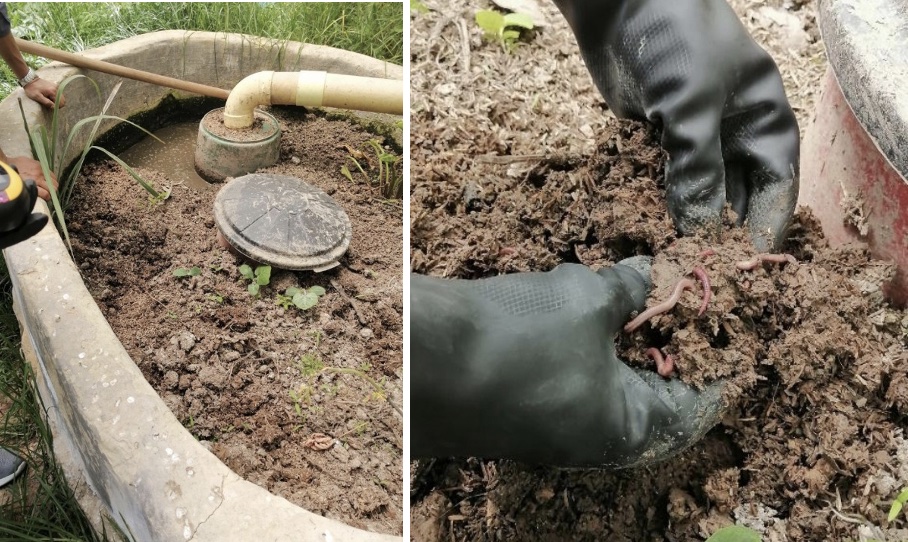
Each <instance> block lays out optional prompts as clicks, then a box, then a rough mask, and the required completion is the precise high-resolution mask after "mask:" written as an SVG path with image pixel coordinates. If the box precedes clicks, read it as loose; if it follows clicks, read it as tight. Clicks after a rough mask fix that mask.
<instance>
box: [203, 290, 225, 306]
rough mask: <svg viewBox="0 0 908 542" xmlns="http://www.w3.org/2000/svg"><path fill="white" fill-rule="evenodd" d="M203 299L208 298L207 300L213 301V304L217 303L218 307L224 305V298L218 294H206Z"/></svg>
mask: <svg viewBox="0 0 908 542" xmlns="http://www.w3.org/2000/svg"><path fill="white" fill-rule="evenodd" d="M205 297H206V298H208V299H209V300H211V301H214V302H215V303H217V304H218V305H220V304H223V303H224V296H222V295H221V294H219V293H217V292H215V293H213V294H208V295H206V296H205Z"/></svg>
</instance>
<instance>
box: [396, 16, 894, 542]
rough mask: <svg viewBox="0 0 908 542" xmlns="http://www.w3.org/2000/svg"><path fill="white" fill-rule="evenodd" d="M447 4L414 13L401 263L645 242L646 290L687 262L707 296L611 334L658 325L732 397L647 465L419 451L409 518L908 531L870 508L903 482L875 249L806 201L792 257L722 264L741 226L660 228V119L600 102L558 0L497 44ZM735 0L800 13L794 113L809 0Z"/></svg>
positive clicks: (659, 529)
mask: <svg viewBox="0 0 908 542" xmlns="http://www.w3.org/2000/svg"><path fill="white" fill-rule="evenodd" d="M455 4H456V5H455V6H454V7H445V8H442V7H441V6H440V5H439V6H436V5H434V4H432V3H427V5H428V6H429V7H430V8H438V9H439V10H440V11H433V12H430V13H428V14H419V15H416V16H415V17H414V18H412V20H411V62H412V66H413V69H412V74H413V75H412V77H413V80H412V83H411V87H412V94H411V96H412V116H411V120H412V124H411V161H412V162H411V216H410V235H411V238H410V243H411V249H412V252H411V268H412V270H413V271H415V272H418V273H426V274H431V275H436V276H445V277H461V278H479V277H485V276H493V275H497V274H500V273H510V272H516V271H544V270H548V269H551V268H553V267H554V266H556V265H557V264H559V263H562V262H579V263H584V264H587V265H591V266H594V267H598V266H601V265H607V264H611V263H614V262H616V261H618V260H620V259H622V258H624V257H627V256H630V255H634V254H651V255H655V256H656V263H655V265H654V271H653V275H654V281H655V287H654V289H653V292H652V294H651V296H650V299H649V301H648V304H650V305H652V304H655V303H656V302H658V301H661V300H662V299H665V297H667V293H668V292H669V291H670V290H671V289H672V288H673V287H674V285H675V284H676V283H677V281H678V279H680V278H681V277H683V276H685V275H687V276H690V273H691V271H692V270H693V268H694V267H702V268H703V269H705V270H706V272H707V274H708V275H709V276H710V279H711V282H712V291H713V300H712V302H711V303H710V305H709V308H708V309H707V311H706V313H705V314H704V315H703V316H700V317H698V315H697V312H698V309H699V306H700V297H699V290H696V291H695V292H688V293H686V294H685V296H684V297H683V298H682V301H681V303H680V304H679V306H678V307H676V308H675V309H674V310H673V311H671V312H670V313H668V314H666V315H664V316H661V317H658V318H656V319H654V320H653V321H652V322H651V323H649V324H645V325H644V326H643V327H641V328H640V329H639V330H638V331H636V332H634V333H631V334H622V335H621V336H620V337H619V341H618V350H619V356H620V357H621V358H622V359H625V360H628V362H630V363H635V364H641V365H643V366H649V367H652V362H650V361H647V360H646V359H645V356H644V355H643V352H644V350H645V348H647V347H649V346H658V347H661V348H663V349H664V350H665V351H666V352H668V353H671V354H673V355H674V356H675V358H676V359H677V375H678V376H679V377H680V378H682V379H683V380H684V381H686V382H688V383H690V384H691V385H694V386H697V387H700V386H703V385H704V384H706V383H710V382H713V381H715V380H716V379H723V380H725V381H726V382H727V386H726V390H725V397H726V399H727V400H728V401H729V405H730V406H729V410H728V414H727V416H726V417H725V419H724V420H723V422H722V423H721V424H720V425H719V426H718V427H716V428H715V429H714V430H713V431H711V432H710V433H709V434H708V435H707V436H706V438H704V439H703V441H701V442H700V443H698V444H697V445H695V446H693V447H692V448H690V449H689V450H687V451H686V452H684V453H682V454H681V455H680V456H678V457H676V458H674V459H672V460H670V461H668V462H665V463H662V464H659V465H656V466H652V467H648V468H641V469H633V470H625V471H618V472H607V471H600V470H564V469H555V468H545V467H532V466H527V465H521V464H516V463H514V462H510V461H486V460H481V459H466V460H450V459H436V460H430V461H423V462H420V463H415V464H413V465H411V467H412V471H413V472H412V474H411V495H410V496H411V514H412V517H411V529H412V530H411V533H412V534H411V538H412V539H413V540H418V541H433V540H458V541H460V540H469V541H472V540H610V541H612V540H614V541H624V540H626V541H641V540H654V541H655V540H669V541H675V540H678V541H687V540H703V539H705V538H706V537H708V536H709V535H710V534H711V533H713V532H715V531H716V530H717V529H718V528H720V527H722V526H725V525H728V524H732V523H739V524H743V525H747V526H750V527H752V528H754V529H757V530H759V531H760V532H762V533H763V540H766V541H789V540H790V541H795V540H797V541H801V540H817V541H821V540H822V541H826V540H856V539H866V538H868V537H874V538H877V539H880V540H904V539H908V531H906V530H905V529H904V527H905V521H904V520H903V519H898V520H896V521H895V522H893V523H892V524H890V523H888V522H887V521H886V514H887V513H888V510H889V504H890V503H891V502H892V499H893V498H894V497H895V496H896V495H897V494H898V492H899V491H900V490H902V489H903V488H905V487H906V486H908V463H906V460H908V440H906V439H905V436H904V434H903V430H902V428H901V426H902V425H903V424H904V422H905V414H906V413H908V367H906V362H908V352H906V347H905V344H906V341H908V312H905V311H898V310H895V309H893V308H891V307H889V306H888V305H887V304H886V303H885V301H884V300H883V298H882V296H881V293H880V286H881V284H882V283H883V282H884V281H885V280H886V278H887V277H889V276H890V273H891V268H890V266H889V265H888V264H886V263H885V262H875V261H871V260H870V259H869V258H868V256H867V254H866V253H864V252H863V251H861V250H859V249H839V250H834V249H830V248H829V247H828V246H827V244H826V242H825V241H824V240H823V238H822V235H821V234H820V233H819V228H818V226H817V224H816V222H815V221H814V220H813V219H812V217H811V216H810V214H809V212H807V211H805V210H799V212H798V215H797V217H796V221H795V224H794V225H793V227H792V229H791V232H790V238H789V241H788V243H787V244H786V246H785V247H783V249H784V251H785V252H788V253H790V254H791V255H793V256H794V257H795V258H796V259H797V262H796V263H783V264H780V265H770V264H765V265H761V266H758V267H757V268H756V269H754V270H750V271H742V270H739V269H737V268H736V265H735V264H736V262H739V261H743V260H747V259H749V258H750V257H751V256H753V250H752V248H751V247H750V246H749V243H748V241H747V240H746V236H745V235H744V234H743V233H741V232H740V231H732V230H729V232H728V233H727V234H726V236H725V238H724V239H721V240H719V241H713V240H710V241H708V242H707V241H705V240H701V239H696V238H684V239H676V238H675V234H674V230H673V227H672V225H671V221H670V220H669V218H668V216H667V213H666V209H665V205H664V202H663V187H662V186H661V182H662V161H663V156H662V152H661V150H660V149H659V147H658V144H657V142H658V134H655V133H654V132H653V130H652V129H650V128H648V127H646V126H644V125H641V124H637V123H633V122H626V121H621V122H619V121H616V120H615V119H613V118H609V116H608V114H607V112H606V111H605V108H604V105H603V104H602V102H601V98H600V97H599V96H598V95H597V94H596V93H595V91H594V89H593V87H592V84H591V82H590V79H589V76H588V74H587V73H586V70H585V68H584V67H583V65H582V63H581V62H580V59H579V53H578V52H577V51H576V45H575V44H574V41H573V36H572V35H571V34H570V32H569V31H568V30H567V29H566V27H565V25H564V23H563V21H562V20H561V19H560V17H559V15H558V14H557V12H556V11H555V10H554V9H553V8H551V6H548V5H543V6H542V8H543V11H544V12H545V13H546V14H547V15H548V16H549V17H548V18H549V21H550V22H551V26H550V27H549V28H546V29H543V30H540V31H537V32H535V33H534V35H533V36H532V37H531V39H530V40H529V41H527V42H526V43H525V44H524V45H522V46H520V47H518V49H517V50H516V51H514V52H512V53H510V54H507V53H505V52H503V51H502V49H501V47H499V46H498V45H496V44H494V43H492V44H490V43H486V42H484V41H482V40H481V37H480V33H479V31H478V30H477V29H476V28H475V25H474V23H473V22H472V13H473V12H474V11H475V10H476V9H479V8H477V7H476V6H473V5H467V4H466V3H464V2H460V3H455ZM735 7H736V8H738V9H739V13H742V14H743V15H744V20H745V22H746V23H747V24H748V25H749V26H750V27H751V29H752V30H753V32H754V34H755V35H757V36H758V38H760V39H766V38H767V35H768V33H770V32H772V31H774V30H777V29H769V30H767V29H766V28H765V27H762V26H760V25H761V24H766V18H767V17H769V16H770V15H778V14H775V13H774V12H769V11H766V10H765V9H763V8H766V7H773V8H781V9H784V11H786V12H788V13H790V14H792V15H794V16H795V17H799V18H800V19H799V20H801V21H803V22H804V24H803V27H804V28H805V29H806V30H805V33H806V34H807V38H806V39H807V42H806V44H805V47H804V48H803V49H802V50H800V52H798V51H797V50H796V49H792V50H791V51H793V52H797V53H798V54H799V55H800V56H797V57H794V56H793V57H792V58H788V56H789V55H788V52H785V53H783V54H780V56H783V57H785V58H784V61H780V62H779V63H780V66H781V67H782V69H783V75H784V76H785V79H786V83H787V84H789V87H788V89H789V94H790V96H791V99H792V102H793V105H794V106H795V108H796V112H797V113H798V114H799V117H800V120H801V125H802V130H803V128H804V126H805V124H806V119H805V115H806V113H808V112H809V110H810V109H812V104H813V101H814V100H815V95H814V93H813V90H810V88H809V87H810V85H809V82H808V83H805V82H804V80H803V77H805V76H809V77H814V82H816V81H817V80H818V79H819V77H820V75H822V73H823V66H822V63H819V65H818V63H817V62H816V57H815V56H814V57H811V55H812V54H813V53H815V52H816V50H817V47H820V48H819V51H822V48H821V45H819V44H818V42H817V36H816V34H815V24H813V23H812V21H813V20H812V17H813V14H812V12H811V9H812V6H811V5H810V4H796V5H790V6H787V7H785V8H782V6H780V5H779V4H774V5H770V6H764V5H760V4H757V3H749V4H747V5H743V3H739V5H736V6H735ZM783 20H784V19H783ZM780 35H785V34H784V33H781V34H780V33H778V32H777V33H776V34H773V36H774V37H773V38H772V39H780V40H781V39H782V38H780V37H779V36H780ZM786 39H791V40H794V39H795V38H793V37H790V36H789V37H788V38H786ZM764 43H765V42H764ZM786 43H793V42H786ZM770 45H771V44H770ZM770 50H771V51H773V54H774V56H775V55H776V51H775V50H774V49H773V48H772V47H770ZM805 66H809V67H810V69H808V68H805ZM786 70H788V71H787V73H786ZM811 70H812V71H811ZM792 84H796V85H797V86H796V87H792V86H791V85H792ZM814 88H816V87H814ZM707 248H709V249H712V250H713V251H714V252H715V254H714V255H711V256H701V255H700V253H701V252H702V251H703V250H705V249H707Z"/></svg>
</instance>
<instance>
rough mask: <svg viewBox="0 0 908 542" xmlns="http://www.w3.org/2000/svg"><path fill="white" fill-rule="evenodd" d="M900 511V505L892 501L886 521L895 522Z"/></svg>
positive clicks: (896, 501)
mask: <svg viewBox="0 0 908 542" xmlns="http://www.w3.org/2000/svg"><path fill="white" fill-rule="evenodd" d="M901 511H902V503H900V502H899V501H898V500H894V501H892V507H891V508H889V517H888V518H887V520H888V521H893V520H895V518H897V517H899V512H901Z"/></svg>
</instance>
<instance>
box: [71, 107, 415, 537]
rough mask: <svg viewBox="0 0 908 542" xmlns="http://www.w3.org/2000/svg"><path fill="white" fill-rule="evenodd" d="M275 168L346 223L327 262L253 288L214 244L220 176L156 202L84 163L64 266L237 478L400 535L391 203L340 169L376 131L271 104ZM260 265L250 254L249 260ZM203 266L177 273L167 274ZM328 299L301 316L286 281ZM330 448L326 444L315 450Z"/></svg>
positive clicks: (116, 172) (396, 276)
mask: <svg viewBox="0 0 908 542" xmlns="http://www.w3.org/2000/svg"><path fill="white" fill-rule="evenodd" d="M272 113H274V114H275V115H276V116H278V118H279V120H280V122H281V125H282V130H283V136H282V142H281V163H280V164H279V165H277V166H275V167H272V168H269V169H267V170H264V171H266V172H270V173H280V174H285V175H293V176H297V177H299V178H301V179H303V180H304V181H306V182H309V183H311V184H313V185H315V186H318V187H319V188H321V189H322V190H324V191H325V192H327V193H328V194H329V195H331V196H332V197H333V198H335V199H336V200H337V201H338V203H339V204H340V205H341V206H342V207H343V208H344V210H345V211H346V212H347V214H348V215H349V216H350V219H351V222H352V224H353V238H352V241H351V243H350V249H349V251H348V252H347V254H346V255H345V256H344V257H343V258H342V259H341V262H340V263H341V265H340V266H339V267H337V268H335V269H333V270H331V271H329V272H325V273H321V274H315V273H310V272H290V271H282V270H277V269H275V270H273V273H272V275H271V283H270V285H268V286H265V287H263V288H262V293H261V294H260V296H259V297H258V298H253V297H252V296H251V295H250V294H249V293H248V291H247V285H248V283H247V281H245V280H243V279H242V278H241V275H240V273H239V271H238V267H239V265H240V264H242V263H244V262H242V261H240V260H238V259H237V258H235V257H234V256H232V255H231V254H230V253H228V252H227V251H226V250H224V249H222V248H220V247H219V246H218V245H217V242H216V232H217V228H216V227H215V224H214V221H213V218H212V205H213V200H214V196H215V194H216V192H217V189H218V186H211V187H209V188H207V189H205V190H200V191H195V190H190V189H188V188H186V187H185V186H183V185H181V184H173V183H174V181H173V180H172V179H165V178H162V176H161V175H160V174H158V173H156V172H155V171H150V170H147V169H145V170H141V171H140V173H141V174H143V175H144V176H146V178H148V179H150V180H152V181H153V182H154V184H155V185H156V186H158V187H166V186H168V185H173V192H172V194H171V196H170V198H169V199H168V200H167V201H165V202H163V203H152V202H149V199H148V196H147V194H146V193H145V192H144V191H143V190H142V189H141V188H140V187H139V186H138V185H137V184H136V183H135V181H133V180H132V179H131V178H130V177H129V176H128V175H127V174H126V173H125V172H124V171H123V170H122V169H120V168H119V167H118V166H115V165H112V164H111V163H102V164H97V165H94V166H91V167H89V168H87V169H86V170H85V171H84V172H83V175H82V177H81V178H80V180H79V185H78V186H77V188H76V192H75V197H74V202H73V204H72V206H71V208H70V210H69V213H68V220H69V227H70V233H71V234H72V236H73V249H74V254H75V260H76V262H77V263H78V265H79V267H80V269H81V270H82V273H83V276H84V278H85V282H86V284H87V285H88V288H89V290H90V291H91V292H92V294H93V295H94V297H95V299H96V300H97V302H98V304H99V306H100V307H101V309H102V311H103V312H104V314H105V315H106V317H107V319H108V320H109V322H110V324H111V326H112V327H113V329H114V331H115V332H116V333H117V335H118V337H119V338H120V340H121V341H122V342H123V345H124V346H125V347H126V349H127V350H128V351H129V353H130V355H131V356H132V358H133V360H135V362H136V364H137V365H138V366H139V367H140V369H141V370H142V372H143V373H144V375H145V377H146V378H147V379H148V381H149V382H150V383H151V384H152V386H154V387H155V389H157V391H158V393H160V395H161V397H162V398H163V399H164V401H165V402H166V403H167V404H168V406H170V408H171V410H172V411H173V412H174V414H175V415H176V416H177V418H179V419H180V420H181V421H182V422H183V424H184V425H185V426H186V427H187V428H188V429H189V431H190V432H192V434H193V435H195V436H196V438H198V439H199V441H200V442H202V444H203V445H205V446H206V447H208V448H209V449H210V450H211V451H212V452H213V453H214V454H215V455H217V456H218V457H219V458H220V459H221V460H223V461H224V462H225V463H226V464H227V465H228V466H229V467H230V468H232V469H233V470H234V471H236V472H237V473H238V474H239V475H241V476H243V477H245V478H246V479H248V480H250V481H252V482H254V483H256V484H259V485H260V486H262V487H264V488H267V489H268V490H270V491H271V492H273V493H275V494H278V495H281V496H283V497H285V498H287V499H288V500H290V501H291V502H294V503H296V504H298V505H300V506H302V507H304V508H306V509H308V510H310V511H312V512H315V513H318V514H322V515H325V516H327V517H331V518H335V519H339V520H342V521H344V522H347V523H349V524H351V525H354V526H357V527H360V528H364V529H369V530H373V531H378V532H384V533H394V534H400V533H401V532H402V518H403V515H402V509H401V503H402V480H401V470H402V435H403V431H402V426H403V423H402V416H401V415H400V409H401V404H402V384H401V376H402V350H401V345H402V340H403V339H402V334H403V326H402V286H401V284H402V281H401V267H402V260H403V255H402V242H401V238H402V209H401V206H400V205H399V204H394V203H388V202H384V201H380V198H379V195H378V194H377V189H376V188H374V187H371V186H368V185H364V184H362V183H353V182H351V181H349V180H348V179H346V178H345V177H344V176H343V175H341V174H340V167H341V166H342V165H343V164H344V161H345V160H346V157H347V152H348V151H347V150H346V148H345V147H344V146H345V145H349V146H350V147H353V148H365V144H366V142H367V141H368V140H369V139H371V138H374V137H375V136H374V135H372V134H370V133H368V132H367V131H365V130H364V129H363V128H361V127H360V126H359V125H357V124H354V123H351V122H348V121H343V120H326V119H325V118H323V117H320V116H317V115H315V114H312V113H307V112H305V111H304V110H283V109H275V110H273V111H272ZM254 266H255V264H254V263H253V267H254ZM193 267H198V268H199V269H200V270H201V274H199V275H198V276H193V277H185V278H177V277H176V276H174V274H173V272H174V271H175V270H176V269H178V268H183V269H190V268H193ZM314 285H319V286H321V287H323V288H324V289H325V290H326V292H327V293H326V294H325V295H324V296H323V297H322V298H321V299H320V300H319V302H318V304H317V305H316V306H315V307H314V308H312V309H310V310H308V311H305V312H304V311H300V310H298V309H296V308H295V307H294V306H293V305H290V307H289V308H284V307H282V306H280V305H278V303H277V299H278V298H277V296H278V294H279V293H283V292H284V290H285V289H286V288H288V287H290V286H300V287H306V288H308V287H311V286H314ZM326 446H327V447H328V449H323V448H325V447H326Z"/></svg>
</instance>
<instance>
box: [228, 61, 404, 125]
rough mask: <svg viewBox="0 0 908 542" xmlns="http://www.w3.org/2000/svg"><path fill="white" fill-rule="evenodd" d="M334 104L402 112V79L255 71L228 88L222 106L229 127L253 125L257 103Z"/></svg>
mask: <svg viewBox="0 0 908 542" xmlns="http://www.w3.org/2000/svg"><path fill="white" fill-rule="evenodd" d="M269 104H273V105H300V106H304V107H321V106H325V107H336V108H341V109H353V110H356V111H371V112H373V113H389V114H392V115H403V107H404V89H403V82H402V81H396V80H393V79H380V78H377V77H357V76H353V75H338V74H333V73H327V72H321V71H300V72H273V71H267V72H259V73H254V74H252V75H250V76H248V77H246V78H245V79H243V80H242V81H240V82H239V83H237V85H236V86H235V87H233V90H231V91H230V96H228V98H227V104H226V105H225V107H224V124H225V125H226V126H227V127H228V128H234V129H236V128H248V127H250V126H252V122H253V118H254V117H253V111H254V110H255V108H256V106H258V105H269Z"/></svg>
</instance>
